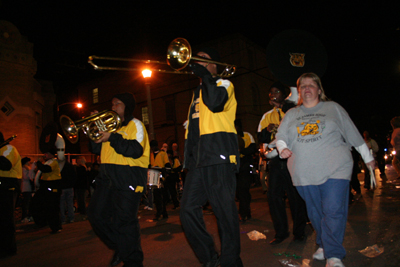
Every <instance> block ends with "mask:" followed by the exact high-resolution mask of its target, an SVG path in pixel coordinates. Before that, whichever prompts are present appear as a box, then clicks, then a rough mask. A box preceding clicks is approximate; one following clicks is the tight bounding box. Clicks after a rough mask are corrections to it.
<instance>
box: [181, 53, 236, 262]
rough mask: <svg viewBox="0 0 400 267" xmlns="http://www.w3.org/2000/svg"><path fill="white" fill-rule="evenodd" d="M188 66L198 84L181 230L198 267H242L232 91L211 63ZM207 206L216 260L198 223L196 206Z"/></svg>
mask: <svg viewBox="0 0 400 267" xmlns="http://www.w3.org/2000/svg"><path fill="white" fill-rule="evenodd" d="M197 56H198V57H202V58H205V59H211V60H212V61H218V60H219V54H218V52H217V51H215V50H214V49H212V48H203V49H201V50H200V51H199V52H198V53H197ZM190 67H191V69H192V71H193V72H194V74H195V75H196V76H198V77H199V78H200V85H199V86H198V87H197V89H196V90H195V91H194V95H193V98H192V103H191V105H190V107H189V114H188V124H187V129H186V140H185V159H184V168H186V169H188V170H189V172H188V174H187V177H186V181H185V188H184V190H183V195H182V199H181V211H180V218H181V222H182V226H183V230H184V232H185V234H186V237H187V239H188V242H189V243H190V245H191V246H192V248H193V250H194V252H195V254H196V256H197V257H198V259H199V260H200V262H202V264H203V266H209V267H215V266H219V265H221V266H230V267H232V266H243V263H242V260H241V258H240V236H239V234H240V229H239V217H238V211H237V208H236V203H235V191H236V175H235V173H236V172H237V171H238V166H239V162H238V161H239V147H238V140H237V135H236V130H235V125H234V121H235V115H236V106H237V103H236V98H235V92H234V87H233V84H232V83H231V82H230V81H228V80H225V79H221V78H219V77H216V75H215V74H216V73H217V65H216V64H214V63H210V62H197V63H194V64H190ZM207 201H209V203H210V204H211V206H212V209H213V212H214V214H215V216H216V217H217V223H218V229H219V231H220V232H219V236H220V238H221V255H220V256H218V253H217V252H216V250H215V248H214V241H213V238H212V236H211V235H210V234H209V233H208V232H207V229H206V227H205V223H204V220H203V209H202V206H203V205H204V204H206V202H207Z"/></svg>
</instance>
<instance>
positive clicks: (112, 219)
mask: <svg viewBox="0 0 400 267" xmlns="http://www.w3.org/2000/svg"><path fill="white" fill-rule="evenodd" d="M142 195H143V193H135V192H134V191H123V190H117V189H116V188H114V187H111V186H110V185H109V183H102V182H100V181H96V190H94V193H93V196H92V198H91V200H90V204H89V207H88V210H87V214H88V218H89V221H90V224H91V225H92V227H93V230H94V232H95V233H96V234H97V235H98V237H99V238H100V239H101V240H102V241H103V242H104V243H105V244H106V246H107V247H108V248H110V249H112V250H115V251H117V252H119V255H120V258H121V259H122V261H123V262H124V264H125V265H124V266H143V251H142V246H141V244H140V225H139V220H138V217H137V213H138V210H139V204H140V198H141V197H142Z"/></svg>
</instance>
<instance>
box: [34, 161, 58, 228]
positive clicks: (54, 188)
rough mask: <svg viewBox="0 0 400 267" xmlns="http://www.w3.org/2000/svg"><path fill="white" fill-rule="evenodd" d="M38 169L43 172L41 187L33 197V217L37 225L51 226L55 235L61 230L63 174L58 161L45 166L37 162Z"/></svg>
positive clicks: (49, 162)
mask: <svg viewBox="0 0 400 267" xmlns="http://www.w3.org/2000/svg"><path fill="white" fill-rule="evenodd" d="M37 168H38V170H39V171H41V172H42V176H41V177H40V187H39V190H38V191H37V192H36V193H35V196H34V197H33V200H32V201H33V202H34V206H35V210H34V211H33V213H32V215H33V218H34V220H35V223H36V224H39V225H40V226H44V225H46V223H48V224H49V227H50V229H51V230H52V232H53V233H56V232H57V231H58V230H60V229H61V228H62V227H61V218H60V196H61V192H62V189H61V173H60V166H59V165H58V161H57V159H55V158H52V159H49V160H47V161H46V163H45V164H42V163H41V162H40V161H39V162H37Z"/></svg>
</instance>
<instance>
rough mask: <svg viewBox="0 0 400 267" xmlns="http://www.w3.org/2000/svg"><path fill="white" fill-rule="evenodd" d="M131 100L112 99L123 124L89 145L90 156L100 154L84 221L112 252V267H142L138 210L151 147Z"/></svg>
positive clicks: (119, 96)
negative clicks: (86, 219)
mask: <svg viewBox="0 0 400 267" xmlns="http://www.w3.org/2000/svg"><path fill="white" fill-rule="evenodd" d="M135 105H136V102H135V98H134V96H133V95H132V94H131V93H122V94H117V95H115V96H114V97H113V99H112V110H113V111H115V112H117V113H118V115H119V116H120V117H121V120H122V127H121V128H120V129H119V130H118V131H117V132H115V133H109V132H102V131H100V134H102V137H101V138H100V139H99V140H97V141H95V142H94V141H92V140H91V141H90V145H91V150H92V152H93V153H95V154H100V156H101V165H100V172H99V175H98V177H97V178H96V190H94V193H93V196H92V199H91V201H90V204H89V207H88V211H87V214H88V218H89V221H90V223H91V225H92V227H93V230H94V231H95V233H96V234H97V235H98V236H99V238H100V239H101V240H102V241H103V242H104V243H105V244H106V246H107V247H108V248H110V249H112V250H114V256H113V258H112V260H111V262H110V265H111V266H116V265H118V264H119V263H120V262H121V261H122V262H124V266H143V251H142V246H141V244H140V225H139V220H138V216H137V213H138V209H139V204H140V199H141V197H142V195H143V193H144V192H145V190H146V183H147V167H148V165H149V162H150V158H149V156H150V146H149V140H148V136H147V131H146V128H145V126H144V125H143V123H142V122H141V121H139V120H138V119H136V118H134V117H133V111H134V109H135Z"/></svg>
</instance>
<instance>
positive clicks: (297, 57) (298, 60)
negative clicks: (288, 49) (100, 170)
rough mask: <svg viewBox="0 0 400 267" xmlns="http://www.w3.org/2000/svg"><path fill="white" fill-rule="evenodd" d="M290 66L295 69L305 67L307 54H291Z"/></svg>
mask: <svg viewBox="0 0 400 267" xmlns="http://www.w3.org/2000/svg"><path fill="white" fill-rule="evenodd" d="M289 55H290V64H291V65H292V66H293V67H304V64H305V56H306V54H301V53H289Z"/></svg>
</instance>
